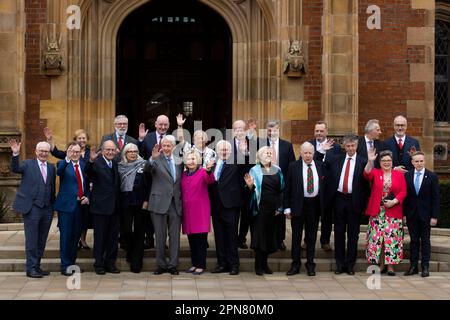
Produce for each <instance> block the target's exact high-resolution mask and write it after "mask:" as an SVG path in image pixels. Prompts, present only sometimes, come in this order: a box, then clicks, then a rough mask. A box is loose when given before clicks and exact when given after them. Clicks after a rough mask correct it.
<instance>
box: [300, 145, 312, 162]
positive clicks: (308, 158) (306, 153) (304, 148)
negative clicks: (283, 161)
mask: <svg viewBox="0 0 450 320" xmlns="http://www.w3.org/2000/svg"><path fill="white" fill-rule="evenodd" d="M300 156H301V157H302V159H303V161H305V162H306V163H307V164H309V163H311V162H312V161H313V158H314V146H313V145H312V144H311V143H309V142H304V143H303V144H302V145H301V147H300Z"/></svg>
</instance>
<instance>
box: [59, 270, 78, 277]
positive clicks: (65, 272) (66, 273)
mask: <svg viewBox="0 0 450 320" xmlns="http://www.w3.org/2000/svg"><path fill="white" fill-rule="evenodd" d="M74 273H75V272H73V273H71V272H67V271H64V270H61V274H62V275H63V276H66V277H70V276H71V275H73V274H74Z"/></svg>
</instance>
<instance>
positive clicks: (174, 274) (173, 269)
mask: <svg viewBox="0 0 450 320" xmlns="http://www.w3.org/2000/svg"><path fill="white" fill-rule="evenodd" d="M169 273H170V274H171V275H173V276H177V275H178V274H179V272H178V270H177V268H170V269H169Z"/></svg>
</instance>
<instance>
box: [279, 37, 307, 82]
mask: <svg viewBox="0 0 450 320" xmlns="http://www.w3.org/2000/svg"><path fill="white" fill-rule="evenodd" d="M305 65H306V62H305V57H304V55H303V41H298V40H294V41H292V44H291V47H290V48H289V52H288V53H287V54H286V57H285V59H284V68H283V72H284V74H286V75H287V76H288V77H293V78H300V77H302V76H303V75H304V74H306V66H305Z"/></svg>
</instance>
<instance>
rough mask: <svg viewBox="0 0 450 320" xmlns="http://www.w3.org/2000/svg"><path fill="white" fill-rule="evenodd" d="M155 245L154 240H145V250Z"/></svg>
mask: <svg viewBox="0 0 450 320" xmlns="http://www.w3.org/2000/svg"><path fill="white" fill-rule="evenodd" d="M154 247H155V241H154V240H145V241H144V250H150V249H152V248H154Z"/></svg>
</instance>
